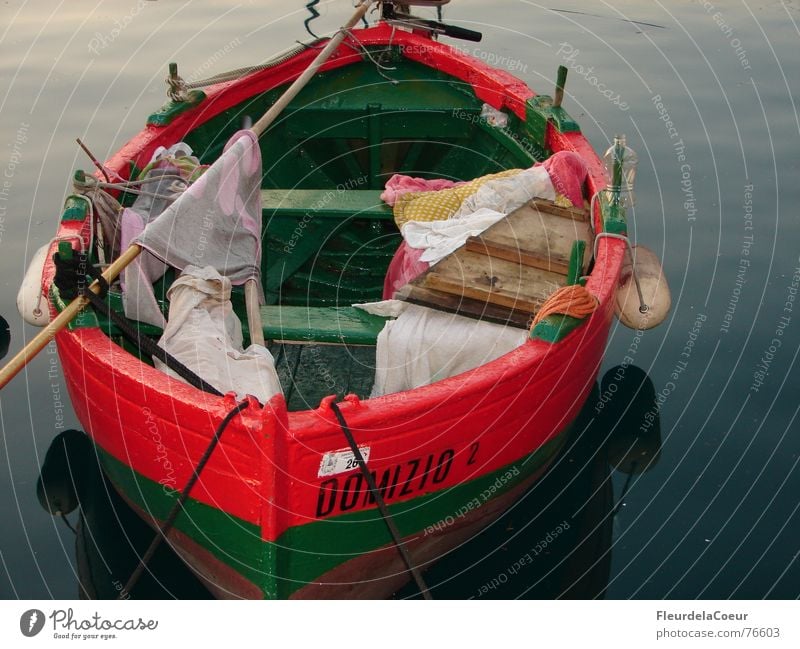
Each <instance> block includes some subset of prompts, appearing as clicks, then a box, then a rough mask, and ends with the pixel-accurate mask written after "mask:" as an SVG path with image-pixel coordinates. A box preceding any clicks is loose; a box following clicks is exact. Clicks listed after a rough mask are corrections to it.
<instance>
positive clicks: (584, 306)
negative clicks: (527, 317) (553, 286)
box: [533, 284, 599, 327]
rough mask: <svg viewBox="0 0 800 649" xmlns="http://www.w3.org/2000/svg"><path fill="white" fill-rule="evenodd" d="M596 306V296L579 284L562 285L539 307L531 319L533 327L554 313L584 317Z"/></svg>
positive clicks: (597, 304)
mask: <svg viewBox="0 0 800 649" xmlns="http://www.w3.org/2000/svg"><path fill="white" fill-rule="evenodd" d="M598 306H599V303H598V301H597V298H596V297H595V296H594V295H592V294H591V293H589V291H587V290H586V288H585V287H583V286H581V285H580V284H571V285H569V286H562V287H561V288H560V289H558V290H557V291H556V292H555V293H553V294H552V295H551V296H550V297H549V298H547V300H546V301H545V303H544V304H543V305H542V308H541V309H539V311H538V313H537V314H536V317H535V318H534V319H533V326H534V327H535V326H536V325H537V324H538V323H539V322H540V321H541V320H543V319H544V318H546V317H547V316H549V315H553V314H556V313H558V314H562V315H568V316H572V317H573V318H585V317H586V316H589V315H591V314H592V313H594V311H595V309H597V307H598Z"/></svg>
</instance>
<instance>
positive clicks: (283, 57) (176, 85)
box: [165, 34, 326, 101]
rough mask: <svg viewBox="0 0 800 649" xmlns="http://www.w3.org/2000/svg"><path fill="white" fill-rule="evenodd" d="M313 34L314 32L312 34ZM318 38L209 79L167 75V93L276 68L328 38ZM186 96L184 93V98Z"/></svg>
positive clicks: (203, 86)
mask: <svg viewBox="0 0 800 649" xmlns="http://www.w3.org/2000/svg"><path fill="white" fill-rule="evenodd" d="M312 36H313V34H312ZM314 38H315V39H316V40H314V41H312V42H311V43H298V44H297V45H295V46H293V47H291V48H289V49H288V50H285V51H283V52H281V53H280V54H277V55H276V56H274V57H272V58H271V59H268V60H267V61H264V63H258V64H256V65H248V66H246V67H244V68H236V69H235V70H229V71H227V72H220V73H219V74H215V75H212V76H210V77H208V78H207V79H199V80H198V81H185V80H184V79H182V78H181V77H180V75H178V76H177V77H175V78H172V77H167V78H166V80H165V81H166V84H167V86H168V88H167V95H168V96H169V98H170V99H172V100H173V101H175V100H174V99H173V96H172V94H171V93H173V92H174V93H180V92H183V93H185V92H186V91H187V90H196V89H198V88H205V87H206V86H213V85H215V84H217V83H225V82H227V81H236V80H237V79H241V78H242V77H246V76H247V75H248V74H253V73H254V72H261V70H267V69H269V68H274V67H275V66H277V65H280V64H281V63H285V62H286V61H288V60H289V59H291V58H293V57H295V56H297V55H298V54H300V53H301V52H305V51H306V50H308V49H315V48H316V46H317V45H318V44H319V42H320V41H323V40H326V39H324V38H318V37H316V36H314ZM185 99H186V97H185V95H184V97H183V100H185Z"/></svg>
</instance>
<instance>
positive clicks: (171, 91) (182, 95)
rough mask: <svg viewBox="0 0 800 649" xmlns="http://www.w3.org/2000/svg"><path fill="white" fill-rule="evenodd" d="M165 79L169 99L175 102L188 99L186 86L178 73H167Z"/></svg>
mask: <svg viewBox="0 0 800 649" xmlns="http://www.w3.org/2000/svg"><path fill="white" fill-rule="evenodd" d="M165 81H166V83H167V97H169V99H170V101H174V102H175V103H176V104H177V103H181V102H184V101H187V100H188V98H189V97H188V94H187V91H188V87H187V86H186V82H185V81H184V80H183V79H182V78H181V77H180V75H178V74H175V75H174V76H173V75H169V76H168V77H167V78H166V79H165Z"/></svg>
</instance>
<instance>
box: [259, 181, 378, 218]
mask: <svg viewBox="0 0 800 649" xmlns="http://www.w3.org/2000/svg"><path fill="white" fill-rule="evenodd" d="M261 209H262V210H263V212H264V216H265V217H266V218H267V219H269V218H274V217H276V216H277V217H281V216H288V217H295V218H296V217H300V218H302V217H304V216H306V215H307V214H310V215H311V216H313V217H320V218H327V219H331V218H332V219H337V220H340V219H343V218H349V217H358V218H367V219H382V220H391V219H392V208H391V207H390V206H389V205H387V204H386V203H384V202H383V201H382V200H381V190H380V189H341V190H340V189H336V188H334V189H263V190H261Z"/></svg>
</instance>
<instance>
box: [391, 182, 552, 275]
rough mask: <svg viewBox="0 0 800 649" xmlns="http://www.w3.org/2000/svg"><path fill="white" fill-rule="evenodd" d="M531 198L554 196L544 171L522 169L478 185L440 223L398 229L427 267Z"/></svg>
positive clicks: (412, 225) (420, 222)
mask: <svg viewBox="0 0 800 649" xmlns="http://www.w3.org/2000/svg"><path fill="white" fill-rule="evenodd" d="M533 198H544V199H547V200H551V201H552V200H555V198H556V192H555V189H554V187H553V183H552V181H551V180H550V176H549V175H548V173H547V170H546V169H545V168H544V167H543V166H541V167H532V168H530V169H526V170H525V171H522V172H520V173H518V174H515V175H514V176H511V177H509V178H497V179H495V180H490V181H489V182H487V183H485V184H483V185H481V187H480V188H479V189H478V191H477V192H475V193H474V194H472V196H468V197H467V198H466V199H464V202H463V203H461V207H460V208H459V209H458V211H457V212H456V213H455V214H453V216H452V217H450V218H449V219H446V220H443V221H441V220H440V221H408V222H407V223H405V224H404V225H403V227H402V229H401V233H402V235H403V239H405V241H406V243H407V244H408V245H409V246H411V247H412V248H416V249H418V250H420V249H421V250H424V251H425V252H423V253H422V256H421V257H420V258H419V260H420V261H424V262H427V263H429V264H431V265H433V264H435V263H436V262H438V261H441V260H442V259H444V258H445V257H446V256H447V255H449V254H450V253H452V252H455V251H456V250H458V248H460V247H461V246H463V245H464V243H465V242H466V241H467V239H468V238H469V237H475V236H478V235H479V234H480V233H481V232H483V231H484V230H486V229H488V228H489V227H491V226H492V225H494V224H495V223H497V222H498V221H499V220H500V219H502V218H503V217H504V216H506V215H507V214H510V213H511V212H513V211H514V210H516V209H517V208H519V207H522V206H523V205H524V204H525V203H527V202H528V201H530V200H531V199H533Z"/></svg>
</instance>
